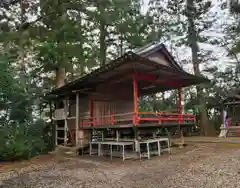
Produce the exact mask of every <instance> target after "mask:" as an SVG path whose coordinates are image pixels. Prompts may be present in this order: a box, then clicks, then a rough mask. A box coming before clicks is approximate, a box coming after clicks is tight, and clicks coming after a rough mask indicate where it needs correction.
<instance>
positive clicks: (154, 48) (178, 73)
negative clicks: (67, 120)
mask: <svg viewBox="0 0 240 188" xmlns="http://www.w3.org/2000/svg"><path fill="white" fill-rule="evenodd" d="M154 53H159V54H161V55H163V56H164V58H165V60H166V61H167V62H168V65H164V64H161V63H158V62H156V61H154V60H151V59H149V58H148V57H150V56H151V55H152V54H154ZM134 70H135V71H140V72H148V73H151V74H154V75H155V76H157V77H161V78H165V79H175V80H179V79H182V81H183V82H184V83H183V84H182V85H181V87H187V86H190V85H196V84H199V83H202V82H208V81H209V80H208V79H206V78H204V77H197V76H194V75H192V74H189V73H187V72H185V71H184V70H183V69H182V68H181V67H180V66H179V65H178V64H177V62H176V61H175V60H174V58H173V57H172V55H171V54H170V53H169V52H168V50H167V49H166V47H165V45H164V44H159V43H158V44H152V45H148V46H145V47H143V48H141V49H138V50H136V51H134V52H133V51H129V52H127V53H125V54H124V55H123V56H121V57H119V58H117V59H115V60H113V61H111V62H110V63H108V64H106V65H105V66H102V67H100V68H99V69H96V70H95V71H93V72H91V73H90V74H87V75H85V76H83V77H81V78H79V79H76V80H75V81H73V82H70V83H68V84H66V85H64V86H63V87H61V88H57V89H54V90H53V91H51V92H50V93H48V95H67V93H71V92H72V91H74V90H80V89H83V88H89V87H90V88H94V87H96V86H97V85H98V84H101V83H104V82H106V81H108V80H112V79H113V78H114V79H116V80H117V79H121V78H122V77H124V76H127V75H131V74H132V73H133V71H134ZM169 89H174V88H171V87H170V85H162V86H161V87H159V88H156V89H155V90H153V91H150V90H149V93H150V92H161V91H166V90H169Z"/></svg>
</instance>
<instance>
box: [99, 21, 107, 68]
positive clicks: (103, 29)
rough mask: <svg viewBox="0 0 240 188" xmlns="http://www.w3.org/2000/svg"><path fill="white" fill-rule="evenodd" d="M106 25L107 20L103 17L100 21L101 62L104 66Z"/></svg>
mask: <svg viewBox="0 0 240 188" xmlns="http://www.w3.org/2000/svg"><path fill="white" fill-rule="evenodd" d="M106 35H107V33H106V25H105V21H104V20H103V19H101V21H100V64H101V66H104V65H105V64H106V50H107V47H106Z"/></svg>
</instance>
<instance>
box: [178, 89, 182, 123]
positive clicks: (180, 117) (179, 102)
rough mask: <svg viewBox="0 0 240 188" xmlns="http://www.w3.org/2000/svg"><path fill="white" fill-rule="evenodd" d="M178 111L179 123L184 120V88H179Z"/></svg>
mask: <svg viewBox="0 0 240 188" xmlns="http://www.w3.org/2000/svg"><path fill="white" fill-rule="evenodd" d="M178 113H179V114H180V115H179V123H181V122H182V115H181V114H182V88H178Z"/></svg>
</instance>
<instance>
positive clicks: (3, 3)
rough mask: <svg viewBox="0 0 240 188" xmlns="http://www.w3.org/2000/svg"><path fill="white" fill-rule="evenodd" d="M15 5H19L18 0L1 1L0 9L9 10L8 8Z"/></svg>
mask: <svg viewBox="0 0 240 188" xmlns="http://www.w3.org/2000/svg"><path fill="white" fill-rule="evenodd" d="M17 3H20V0H13V1H8V0H1V1H0V7H2V8H5V9H9V7H10V6H13V5H16V4H17Z"/></svg>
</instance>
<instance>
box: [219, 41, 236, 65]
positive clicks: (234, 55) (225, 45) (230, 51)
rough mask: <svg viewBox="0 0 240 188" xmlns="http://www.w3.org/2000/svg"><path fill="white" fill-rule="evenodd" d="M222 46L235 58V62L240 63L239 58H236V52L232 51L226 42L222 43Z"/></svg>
mask: <svg viewBox="0 0 240 188" xmlns="http://www.w3.org/2000/svg"><path fill="white" fill-rule="evenodd" d="M223 47H225V48H226V50H227V51H228V53H229V54H230V55H232V56H233V57H234V58H235V60H236V62H237V64H238V65H240V60H239V59H238V56H237V54H236V53H235V52H233V51H232V50H231V49H230V48H229V47H228V46H227V44H223Z"/></svg>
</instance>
